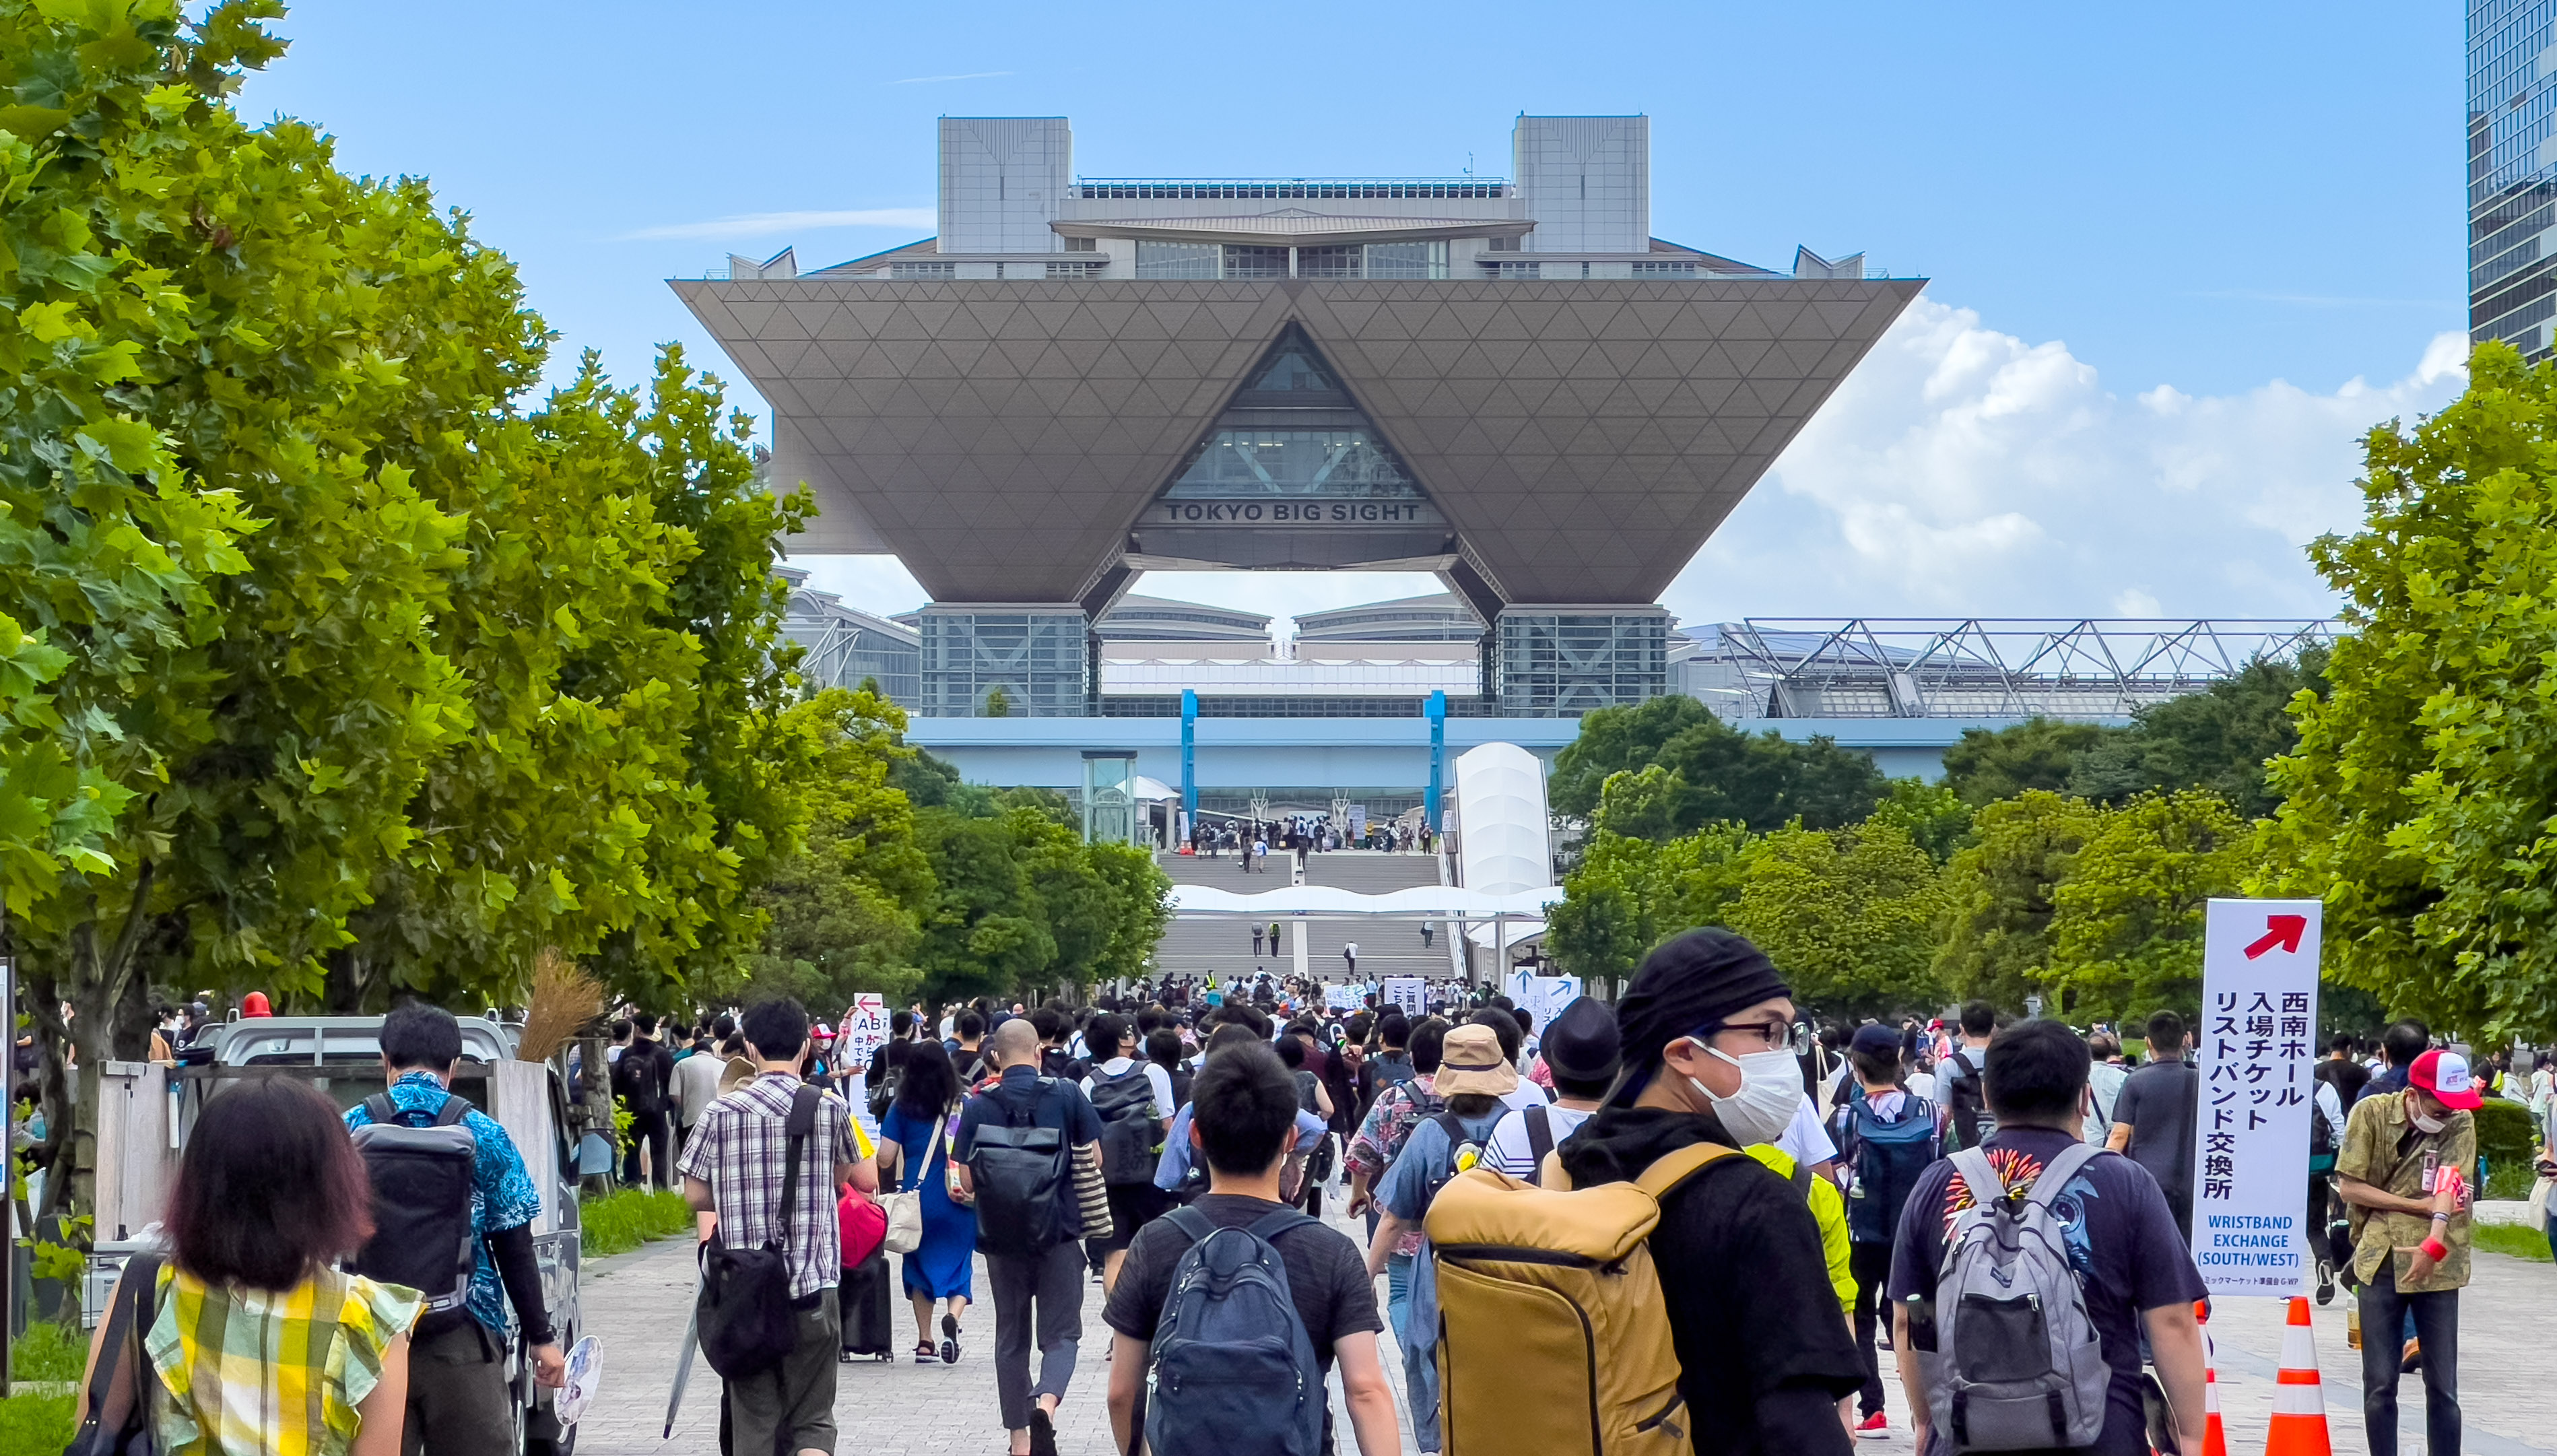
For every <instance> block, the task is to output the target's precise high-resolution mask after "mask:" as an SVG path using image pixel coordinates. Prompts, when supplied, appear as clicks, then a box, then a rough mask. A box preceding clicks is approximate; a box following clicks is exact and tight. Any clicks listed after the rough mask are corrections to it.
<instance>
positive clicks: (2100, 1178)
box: [1890, 1020, 2205, 1456]
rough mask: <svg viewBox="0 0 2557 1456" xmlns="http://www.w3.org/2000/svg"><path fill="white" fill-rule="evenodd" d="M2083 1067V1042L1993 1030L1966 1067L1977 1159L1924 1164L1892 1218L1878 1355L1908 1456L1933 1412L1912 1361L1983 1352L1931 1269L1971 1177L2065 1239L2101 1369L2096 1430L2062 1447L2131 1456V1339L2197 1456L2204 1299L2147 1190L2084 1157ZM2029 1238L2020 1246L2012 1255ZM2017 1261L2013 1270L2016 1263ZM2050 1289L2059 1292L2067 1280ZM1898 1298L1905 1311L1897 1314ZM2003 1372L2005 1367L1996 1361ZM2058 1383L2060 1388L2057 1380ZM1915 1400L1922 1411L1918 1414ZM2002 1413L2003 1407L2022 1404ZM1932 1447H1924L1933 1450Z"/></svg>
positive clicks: (2131, 1165) (2025, 1030)
mask: <svg viewBox="0 0 2557 1456" xmlns="http://www.w3.org/2000/svg"><path fill="white" fill-rule="evenodd" d="M2087 1065H2088V1063H2087V1054H2086V1043H2085V1042H2084V1041H2081V1040H2079V1038H2078V1034H2077V1033H2076V1032H2074V1031H2071V1030H2070V1029H2069V1028H2068V1027H2067V1026H2066V1025H2064V1024H2062V1023H2060V1022H2058V1021H2046V1020H2031V1021H2019V1022H2017V1023H2016V1024H2014V1025H2012V1026H2009V1027H2007V1028H2006V1029H2004V1030H2002V1031H2000V1032H1998V1033H1997V1037H1996V1039H1995V1040H1994V1041H1992V1042H1991V1043H1990V1044H1989V1046H1988V1049H1987V1051H1986V1052H1985V1053H1984V1054H1983V1055H1982V1057H1981V1071H1982V1073H1983V1074H1984V1075H1983V1086H1984V1090H1985V1092H1986V1094H1987V1097H1988V1107H1989V1112H1990V1114H1991V1115H1992V1116H1994V1117H1995V1118H1996V1120H1997V1131H1996V1132H1994V1133H1992V1134H1990V1136H1989V1139H1988V1141H1987V1143H1985V1144H1984V1145H1983V1147H1982V1148H1981V1149H1979V1150H1977V1151H1965V1152H1964V1153H1962V1154H1960V1155H1958V1156H1956V1157H1952V1158H1949V1159H1946V1160H1943V1161H1939V1162H1937V1163H1936V1164H1935V1165H1933V1166H1932V1167H1930V1168H1928V1169H1927V1172H1926V1175H1925V1176H1924V1177H1922V1178H1920V1179H1919V1180H1918V1186H1917V1188H1916V1190H1915V1191H1913V1192H1912V1193H1911V1194H1910V1195H1909V1201H1908V1203H1907V1204H1906V1205H1905V1206H1904V1207H1903V1208H1902V1210H1901V1215H1900V1227H1899V1231H1898V1235H1897V1238H1896V1239H1895V1241H1894V1243H1893V1247H1892V1252H1891V1283H1890V1292H1891V1308H1892V1322H1893V1331H1892V1354H1893V1357H1894V1359H1895V1361H1896V1362H1897V1364H1898V1365H1899V1368H1900V1380H1901V1385H1902V1388H1903V1389H1904V1390H1906V1392H1907V1394H1908V1397H1909V1408H1910V1418H1911V1422H1912V1424H1913V1425H1914V1426H1915V1427H1916V1432H1915V1434H1916V1435H1917V1447H1918V1449H1919V1450H1921V1451H1924V1450H1928V1449H1929V1446H1928V1436H1929V1433H1930V1432H1931V1431H1932V1430H1934V1428H1935V1425H1936V1422H1937V1411H1939V1410H1941V1409H1943V1408H1945V1405H1944V1403H1943V1402H1944V1400H1945V1398H1946V1396H1947V1392H1946V1391H1945V1390H1936V1389H1932V1388H1931V1387H1930V1386H1929V1385H1928V1384H1927V1381H1926V1379H1925V1378H1924V1377H1923V1376H1922V1373H1921V1370H1920V1364H1919V1359H1918V1356H1919V1354H1920V1352H1922V1351H1927V1350H1933V1351H1935V1354H1936V1359H1935V1361H1934V1362H1933V1368H1934V1369H1936V1370H1938V1371H1944V1370H1947V1369H1948V1368H1949V1367H1958V1366H1960V1365H1961V1364H1962V1363H1963V1362H1964V1361H1966V1360H1968V1359H1970V1358H1973V1356H1972V1354H1970V1352H1974V1351H1976V1352H1977V1353H1978V1355H1980V1356H1987V1355H1990V1354H1993V1353H1994V1343H1995V1342H1994V1340H1993V1337H1994V1335H1995V1333H1996V1331H1995V1330H1994V1329H1991V1328H1982V1329H1979V1330H1976V1331H1973V1330H1972V1327H1971V1326H1970V1325H1969V1324H1967V1323H1965V1322H1961V1321H1957V1320H1955V1319H1954V1318H1952V1316H1954V1315H1956V1314H1960V1315H1962V1316H1964V1318H1965V1319H1972V1318H1978V1317H1979V1316H1978V1315H1976V1314H1974V1313H1971V1309H1972V1306H1971V1305H1970V1304H1969V1302H1968V1298H1972V1297H1976V1296H1975V1295H1974V1296H1968V1297H1964V1296H1960V1295H1959V1294H1958V1290H1957V1289H1946V1288H1941V1287H1940V1278H1941V1276H1942V1274H1943V1273H1944V1272H1945V1271H1947V1270H1948V1269H1949V1268H1951V1269H1955V1271H1956V1272H1958V1263H1959V1261H1958V1260H1957V1261H1956V1263H1955V1264H1949V1263H1948V1259H1947V1251H1946V1244H1947V1242H1948V1239H1949V1236H1950V1234H1951V1231H1953V1230H1954V1229H1956V1228H1957V1227H1959V1226H1960V1221H1961V1219H1962V1217H1963V1215H1964V1214H1965V1212H1966V1211H1967V1210H1970V1209H1972V1208H1974V1207H1975V1205H1976V1204H1977V1202H1978V1188H1977V1187H1976V1186H1975V1185H1974V1184H1973V1182H1972V1178H1973V1176H1974V1174H1983V1175H1984V1176H1985V1177H1987V1178H1994V1179H1995V1180H1996V1181H1997V1183H1998V1185H1999V1186H1998V1187H1997V1189H1996V1190H1995V1195H1994V1196H1996V1197H1998V1198H2001V1199H2005V1200H2014V1201H2017V1202H2020V1201H2023V1200H2031V1201H2032V1202H2034V1203H2036V1204H2039V1205H2041V1206H2042V1207H2044V1208H2046V1209H2048V1210H2050V1212H2051V1214H2052V1216H2053V1218H2054V1219H2055V1220H2056V1221H2057V1224H2058V1228H2059V1230H2060V1231H2061V1232H2062V1234H2063V1235H2064V1236H2065V1237H2064V1243H2065V1245H2066V1249H2065V1251H2064V1252H2065V1256H2066V1260H2065V1261H2066V1264H2067V1265H2068V1266H2069V1267H2070V1268H2072V1269H2073V1270H2074V1273H2075V1279H2074V1284H2075V1289H2076V1293H2077V1296H2078V1298H2079V1299H2080V1300H2081V1301H2082V1302H2083V1306H2084V1309H2085V1316H2084V1319H2085V1322H2086V1326H2087V1327H2089V1328H2091V1330H2092V1332H2093V1335H2094V1337H2095V1339H2096V1342H2097V1345H2098V1348H2099V1351H2100V1354H2101V1357H2102V1361H2103V1384H2102V1390H2101V1394H2100V1397H2099V1401H2098V1399H2096V1398H2089V1400H2088V1404H2089V1405H2090V1406H2092V1405H2094V1404H2097V1403H2100V1408H2101V1414H2100V1417H2097V1418H2098V1419H2100V1422H2101V1423H2100V1425H2099V1426H2098V1428H2097V1429H2096V1430H2095V1432H2094V1434H2093V1437H2092V1439H2091V1441H2080V1442H2078V1443H2076V1444H2074V1445H2072V1446H2071V1449H2072V1450H2074V1451H2083V1452H2085V1453H2086V1456H2147V1453H2148V1450H2149V1443H2148V1434H2147V1419H2146V1415H2145V1413H2144V1409H2143V1401H2142V1398H2141V1395H2142V1390H2143V1389H2144V1382H2143V1381H2142V1379H2141V1375H2140V1337H2141V1335H2142V1334H2143V1333H2145V1334H2146V1335H2147V1337H2148V1346H2149V1349H2150V1351H2151V1352H2152V1354H2153V1356H2154V1364H2155V1365H2156V1368H2157V1378H2158V1384H2159V1385H2160V1386H2162V1387H2164V1389H2165V1392H2166V1397H2167V1404H2168V1406H2169V1408H2170V1409H2171V1410H2172V1411H2173V1412H2174V1420H2175V1425H2176V1430H2177V1434H2178V1437H2179V1440H2180V1443H2181V1446H2182V1449H2184V1450H2186V1451H2189V1452H2192V1451H2200V1450H2202V1449H2203V1424H2204V1417H2203V1373H2204V1363H2205V1362H2204V1355H2203V1341H2202V1327H2201V1324H2200V1322H2199V1321H2198V1320H2197V1319H2196V1317H2195V1313H2194V1305H2195V1302H2196V1301H2198V1300H2200V1299H2201V1298H2202V1297H2203V1296H2204V1293H2205V1290H2204V1288H2203V1284H2202V1275H2201V1273H2200V1271H2199V1270H2197V1269H2196V1268H2195V1267H2194V1264H2193V1255H2192V1254H2191V1252H2190V1251H2189V1250H2188V1248H2187V1247H2186V1243H2185V1239H2184V1236H2183V1235H2182V1234H2181V1233H2180V1232H2179V1231H2178V1229H2177V1227H2176V1221H2175V1216H2174V1213H2173V1212H2172V1211H2171V1210H2170V1209H2169V1208H2168V1207H2167V1203H2166V1197H2165V1195H2164V1194H2163V1193H2162V1192H2161V1191H2160V1190H2159V1188H2158V1185H2157V1180H2156V1179H2155V1178H2153V1177H2151V1176H2150V1175H2149V1172H2148V1170H2147V1169H2146V1168H2144V1167H2142V1166H2140V1165H2139V1164H2138V1163H2136V1162H2133V1161H2131V1160H2130V1159H2127V1158H2124V1157H2121V1156H2118V1155H2116V1154H2114V1153H2112V1152H2110V1151H2107V1150H2104V1149H2099V1148H2090V1147H2088V1146H2086V1135H2085V1129H2084V1127H2083V1123H2084V1120H2085V1118H2086V1101H2087V1094H2086V1068H2087ZM2046 1177H2051V1178H2056V1179H2057V1180H2058V1183H2059V1186H2057V1187H2045V1186H2044V1183H2043V1180H2044V1179H2045V1178H2046ZM2007 1206H2008V1207H2010V1208H2012V1207H2015V1206H2016V1204H2015V1203H2014V1202H2010V1203H2009V1204H2008V1205H2007ZM2039 1242H2040V1241H2038V1240H2033V1239H2031V1238H2030V1237H2028V1238H2027V1240H2026V1243H2027V1247H2028V1248H2030V1247H2032V1246H2034V1245H2035V1244H2038V1243H2039ZM2030 1262H2031V1260H2030V1259H2029V1258H2027V1259H2019V1260H2018V1261H2017V1264H2018V1266H2019V1267H2020V1266H2022V1265H2025V1264H2028V1263H2030ZM2061 1277H2062V1279H2063V1280H2064V1292H2065V1284H2066V1282H2068V1280H2069V1276H2068V1275H2067V1274H2063V1275H2061ZM1912 1300H1916V1301H1918V1302H1917V1303H1916V1304H1914V1305H1913V1304H1912V1303H1911V1301H1912ZM1913 1310H1914V1311H1918V1312H1919V1313H1916V1314H1913ZM2043 1311H2044V1316H2045V1317H2047V1318H2052V1319H2056V1320H2058V1321H2060V1322H2061V1323H2063V1324H2065V1323H2068V1322H2069V1321H2071V1320H2072V1319H2074V1318H2075V1317H2076V1316H2075V1311H2074V1310H2065V1309H2055V1308H2054V1307H2053V1306H2052V1305H2051V1303H2050V1302H2049V1301H2048V1300H2047V1298H2046V1300H2045V1302H2044V1304H2043ZM1922 1315H1923V1316H1924V1318H1922V1317H1921V1316H1922ZM1966 1331H1967V1332H1969V1333H1966ZM1973 1341H1978V1342H1980V1345H1978V1346H1975V1345H1973V1344H1972V1343H1971V1342H1973ZM1983 1347H1987V1348H1983ZM2036 1348H2037V1350H2038V1349H2039V1348H2040V1347H2036ZM2007 1363H2008V1364H2010V1365H2011V1364H2012V1363H2013V1361H2012V1357H2011V1353H2010V1359H2009V1361H2008V1362H2007ZM2061 1374H2062V1375H2063V1376H2064V1377H2066V1375H2067V1374H2068V1373H2067V1372H2062V1373H2061ZM2062 1384H2064V1385H2066V1384H2068V1383H2067V1382H2066V1380H2065V1379H2064V1381H2063V1382H2062ZM2074 1393H2083V1394H2086V1395H2088V1396H2089V1397H2092V1396H2093V1392H2091V1391H2083V1392H2082V1391H2078V1390H2077V1388H2076V1387H2075V1386H2074V1385H2073V1386H2070V1387H2069V1390H2065V1391H2064V1390H2057V1389H2055V1390H2052V1391H2050V1393H2049V1398H2050V1399H2051V1400H2055V1401H2060V1402H2062V1403H2064V1404H2066V1403H2067V1400H2068V1399H2069V1397H2070V1396H2071V1395H2072V1394H2074ZM1931 1400H1935V1401H1937V1402H1938V1403H1936V1404H1934V1405H1931V1403H1930V1402H1931ZM2003 1403H2005V1404H2007V1405H2008V1406H2009V1407H2010V1408H2011V1407H2012V1406H2013V1405H2016V1404H2020V1403H2022V1402H2015V1401H2009V1402H2003ZM2041 1403H2042V1402H2040V1401H2037V1402H2036V1404H2037V1405H2040V1404H2041ZM2091 1413H2092V1412H2091V1411H2089V1414H2091ZM1971 1414H1972V1415H1974V1416H1976V1417H1977V1419H1978V1422H1979V1423H1985V1422H1986V1421H1987V1420H1988V1418H1989V1416H1988V1414H1987V1413H1982V1412H1971ZM2031 1418H2032V1419H2034V1420H2036V1421H2041V1420H2048V1419H2051V1418H2052V1417H2051V1415H2050V1414H2049V1413H2048V1411H2047V1409H2036V1410H2035V1411H2034V1412H2033V1413H2032V1416H2031ZM2037 1428H2038V1427H2037ZM1974 1429H1976V1425H1975V1426H1974ZM1941 1434H1942V1435H1946V1436H1950V1435H1951V1431H1946V1432H1942V1433H1941ZM2055 1444H2066V1443H2055ZM1944 1448H1945V1444H1944V1443H1941V1442H1940V1444H1939V1446H1938V1448H1937V1449H1944Z"/></svg>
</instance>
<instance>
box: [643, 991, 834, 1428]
mask: <svg viewBox="0 0 2557 1456" xmlns="http://www.w3.org/2000/svg"><path fill="white" fill-rule="evenodd" d="M739 1029H740V1032H742V1033H743V1035H744V1037H745V1054H746V1056H747V1057H748V1058H749V1059H751V1060H752V1061H753V1063H754V1066H755V1076H754V1078H753V1080H752V1081H750V1082H747V1083H745V1084H744V1085H743V1086H741V1087H740V1088H738V1089H737V1090H736V1091H734V1092H732V1093H730V1094H729V1095H728V1096H726V1097H723V1098H721V1099H719V1100H718V1101H716V1102H714V1103H712V1104H711V1105H710V1110H709V1111H708V1112H706V1113H704V1114H703V1115H702V1122H701V1125H700V1126H699V1127H696V1128H695V1129H694V1130H693V1135H692V1139H691V1140H690V1141H688V1142H686V1143H685V1144H684V1153H683V1156H682V1157H680V1158H678V1159H676V1162H675V1171H676V1172H678V1173H681V1174H683V1177H684V1200H685V1201H686V1202H687V1203H690V1204H691V1205H692V1206H693V1207H694V1208H695V1209H696V1210H699V1211H701V1212H703V1213H716V1214H717V1215H718V1216H719V1233H720V1239H721V1241H722V1242H723V1243H724V1244H726V1245H727V1246H729V1247H730V1248H734V1249H759V1248H761V1247H763V1245H764V1244H766V1243H767V1242H769V1241H770V1240H772V1239H773V1238H774V1237H775V1236H776V1235H778V1234H781V1230H780V1222H781V1182H782V1177H783V1175H784V1172H785V1164H784V1162H783V1158H784V1156H785V1154H786V1150H787V1148H788V1145H789V1137H788V1135H787V1133H786V1131H785V1130H784V1125H785V1123H786V1122H787V1120H788V1119H789V1117H790V1102H791V1099H792V1098H793V1097H794V1096H795V1095H797V1093H798V1091H799V1087H800V1073H801V1070H802V1069H803V1068H804V1067H805V1066H806V1064H807V1060H808V1051H809V1041H808V1012H807V1011H806V1010H805V1009H804V1008H802V1007H801V1006H800V1004H799V1003H798V1002H797V1001H795V1000H790V999H787V998H784V999H781V1000H772V1001H763V1002H761V1003H759V1004H756V1005H752V1006H748V1007H746V1011H745V1015H744V1017H743V1018H742V1021H741V1023H740V1027H739ZM852 1117H853V1113H852V1109H851V1108H850V1107H848V1106H846V1105H845V1103H844V1101H843V1099H841V1098H839V1097H837V1096H835V1095H834V1094H833V1093H831V1092H829V1093H826V1094H824V1095H822V1096H821V1097H820V1099H819V1101H818V1108H817V1126H816V1130H815V1131H814V1132H813V1133H811V1134H810V1136H809V1138H808V1144H807V1145H805V1146H803V1147H802V1148H801V1149H800V1154H799V1156H800V1159H801V1161H800V1164H799V1186H798V1190H797V1194H796V1196H795V1197H794V1198H793V1200H792V1207H791V1209H790V1214H789V1230H788V1232H787V1234H786V1235H785V1236H783V1237H784V1240H785V1242H784V1244H783V1246H782V1259H783V1261H784V1262H785V1263H786V1264H787V1265H788V1266H789V1269H790V1300H791V1308H792V1309H793V1310H794V1311H796V1312H797V1315H798V1321H797V1322H798V1340H797V1343H796V1344H795V1345H794V1346H793V1347H792V1349H791V1351H790V1354H789V1355H787V1356H785V1357H783V1359H782V1362H781V1364H780V1366H779V1367H778V1368H777V1369H776V1370H775V1371H773V1372H770V1373H769V1374H768V1375H756V1376H751V1377H748V1378H747V1379H745V1380H742V1381H737V1382H733V1383H731V1384H730V1385H729V1388H728V1404H729V1425H730V1434H731V1436H732V1438H733V1441H734V1445H735V1448H736V1449H737V1450H740V1451H754V1452H764V1451H772V1450H776V1449H777V1450H784V1451H795V1452H800V1453H808V1452H816V1453H820V1456H834V1451H835V1364H836V1354H837V1352H838V1350H839V1348H840V1347H841V1345H842V1337H843V1312H842V1311H841V1310H840V1309H838V1308H837V1307H836V1304H835V1289H836V1285H837V1283H838V1282H839V1281H840V1280H841V1279H842V1277H843V1262H844V1249H843V1243H842V1234H841V1232H840V1231H839V1230H838V1229H837V1227H836V1223H835V1196H836V1190H837V1189H839V1188H841V1187H842V1186H843V1185H844V1184H845V1183H847V1182H849V1183H851V1184H852V1185H853V1186H855V1187H857V1188H860V1189H863V1190H864V1191H869V1190H871V1189H874V1188H876V1187H877V1186H878V1172H877V1169H876V1168H875V1166H874V1165H873V1164H872V1163H871V1162H870V1160H869V1159H867V1158H864V1157H862V1156H861V1154H860V1151H859V1149H858V1148H857V1147H856V1146H855V1145H854V1142H853V1131H852ZM785 1437H786V1438H787V1439H786V1441H785V1440H784V1439H783V1438H785Z"/></svg>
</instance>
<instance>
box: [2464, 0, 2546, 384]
mask: <svg viewBox="0 0 2557 1456" xmlns="http://www.w3.org/2000/svg"><path fill="white" fill-rule="evenodd" d="M2553 120H2557V0H2469V337H2470V338H2471V339H2472V340H2474V341H2477V342H2484V341H2485V340H2487V339H2490V338H2500V339H2504V340H2506V341H2507V342H2509V343H2511V344H2512V345H2513V346H2514V347H2515V348H2518V349H2520V350H2521V352H2522V354H2523V356H2525V357H2527V358H2530V359H2533V360H2538V359H2544V358H2547V357H2548V356H2549V353H2550V319H2551V317H2552V316H2557V127H2552V121H2553Z"/></svg>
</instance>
